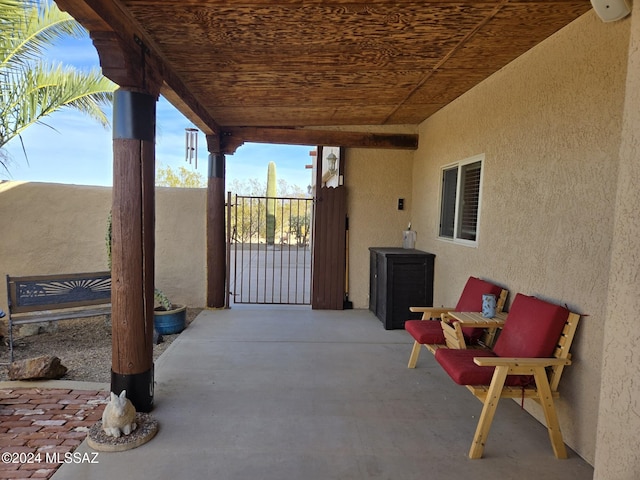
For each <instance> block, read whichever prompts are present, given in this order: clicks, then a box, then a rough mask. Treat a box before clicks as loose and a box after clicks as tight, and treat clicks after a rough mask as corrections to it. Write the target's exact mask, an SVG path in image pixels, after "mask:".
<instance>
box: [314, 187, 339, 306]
mask: <svg viewBox="0 0 640 480" xmlns="http://www.w3.org/2000/svg"><path fill="white" fill-rule="evenodd" d="M346 218H347V209H346V188H345V187H344V186H339V187H336V188H331V187H323V188H321V189H320V192H319V194H318V196H317V202H316V212H315V231H314V249H313V252H314V255H313V263H314V265H313V287H312V302H311V306H312V308H314V309H318V310H342V309H343V305H344V295H345V289H344V285H345V257H346Z"/></svg>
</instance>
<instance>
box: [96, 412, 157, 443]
mask: <svg viewBox="0 0 640 480" xmlns="http://www.w3.org/2000/svg"><path fill="white" fill-rule="evenodd" d="M136 425H137V427H136V429H135V430H134V431H133V432H131V433H130V434H129V435H122V436H120V437H111V436H109V435H107V434H106V433H105V432H104V430H103V429H102V421H99V422H98V423H96V424H95V425H94V426H93V427H91V430H89V436H88V437H87V444H88V445H89V446H90V447H91V448H93V449H94V450H97V451H99V452H124V451H125V450H131V449H133V448H136V447H139V446H140V445H144V444H145V443H147V442H148V441H149V440H151V439H152V438H153V437H154V436H155V435H156V433H157V432H158V421H157V420H155V419H153V418H152V417H151V415H149V414H148V413H141V412H138V413H136Z"/></svg>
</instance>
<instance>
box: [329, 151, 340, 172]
mask: <svg viewBox="0 0 640 480" xmlns="http://www.w3.org/2000/svg"><path fill="white" fill-rule="evenodd" d="M327 160H328V161H329V172H331V174H335V173H336V160H338V157H336V155H335V154H334V153H333V152H331V153H330V154H329V155H327Z"/></svg>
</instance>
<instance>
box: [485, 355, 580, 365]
mask: <svg viewBox="0 0 640 480" xmlns="http://www.w3.org/2000/svg"><path fill="white" fill-rule="evenodd" d="M473 362H474V363H475V364H476V365H480V366H481V367H551V366H554V365H571V360H569V359H568V358H553V357H552V358H511V357H474V359H473Z"/></svg>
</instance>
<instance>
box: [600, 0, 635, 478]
mask: <svg viewBox="0 0 640 480" xmlns="http://www.w3.org/2000/svg"><path fill="white" fill-rule="evenodd" d="M635 5H636V6H635V7H634V12H633V15H632V17H631V19H630V22H631V32H632V33H631V39H630V47H629V63H628V68H627V85H626V92H627V97H626V103H625V109H624V124H623V130H622V133H623V134H622V144H621V148H620V167H619V171H618V190H617V195H616V198H615V223H614V230H613V232H614V240H613V246H612V254H611V271H610V276H609V295H608V302H607V303H608V308H607V320H606V324H605V332H604V350H603V365H602V388H601V393H600V412H599V415H598V443H597V448H596V462H595V473H594V479H596V480H608V479H613V478H615V479H620V480H634V479H637V478H639V477H640V452H639V451H638V432H639V431H640V382H638V380H639V377H640V374H639V372H640V352H638V345H640V333H639V332H640V329H639V328H638V327H639V326H640V320H639V319H638V312H639V311H640V295H638V292H639V291H640V276H639V275H638V271H639V269H640V211H639V206H640V188H638V185H639V181H640V108H638V105H640V16H639V15H640V3H639V2H636V3H635Z"/></svg>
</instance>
